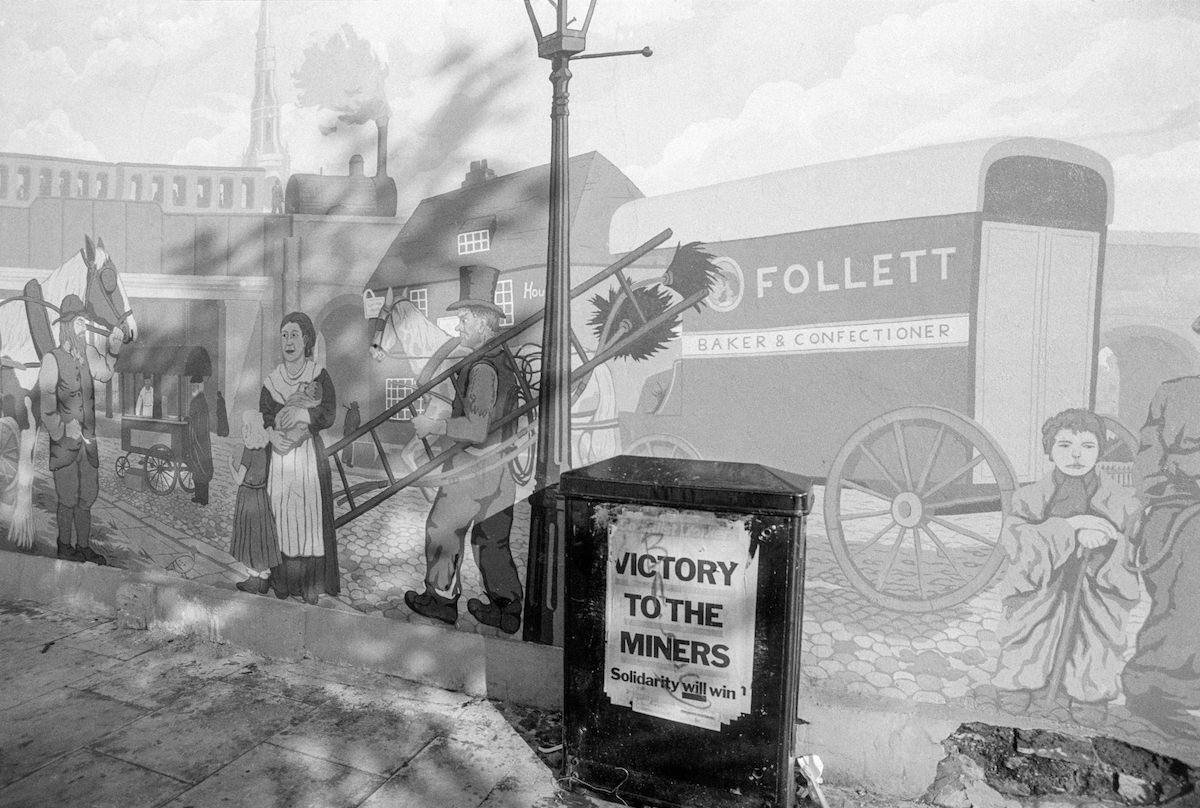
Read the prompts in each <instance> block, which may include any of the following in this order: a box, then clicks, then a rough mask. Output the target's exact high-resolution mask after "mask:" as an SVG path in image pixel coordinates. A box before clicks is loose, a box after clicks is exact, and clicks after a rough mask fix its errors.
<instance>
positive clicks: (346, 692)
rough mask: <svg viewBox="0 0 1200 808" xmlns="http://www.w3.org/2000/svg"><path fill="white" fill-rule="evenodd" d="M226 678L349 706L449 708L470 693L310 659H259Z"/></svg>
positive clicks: (282, 693) (307, 699)
mask: <svg viewBox="0 0 1200 808" xmlns="http://www.w3.org/2000/svg"><path fill="white" fill-rule="evenodd" d="M227 678H228V680H229V681H230V682H234V683H237V684H240V685H242V686H243V687H251V688H255V689H258V690H263V691H266V692H269V693H276V694H278V695H280V696H285V697H287V698H290V699H296V700H298V701H303V702H306V703H309V704H325V703H327V702H329V701H337V702H338V703H339V704H342V705H344V706H351V707H352V706H373V705H380V704H382V705H383V706H384V707H385V708H386V707H388V706H389V705H394V706H395V707H396V709H411V706H412V705H411V702H417V703H420V704H427V705H436V706H440V707H448V708H453V707H461V706H462V705H465V704H468V703H469V702H470V701H471V697H470V696H467V695H466V694H465V693H457V692H454V691H450V690H441V689H439V688H436V687H429V686H428V685H422V684H417V683H416V682H410V681H408V680H406V679H400V678H398V677H395V676H388V675H387V674H382V673H375V672H373V671H365V670H362V669H360V668H349V667H345V666H340V665H330V664H328V663H318V662H314V661H312V660H299V661H296V662H279V661H271V660H259V661H257V662H253V663H251V664H249V665H247V666H246V667H245V668H243V669H241V670H239V671H237V672H235V673H233V674H230V675H229V676H228V677H227Z"/></svg>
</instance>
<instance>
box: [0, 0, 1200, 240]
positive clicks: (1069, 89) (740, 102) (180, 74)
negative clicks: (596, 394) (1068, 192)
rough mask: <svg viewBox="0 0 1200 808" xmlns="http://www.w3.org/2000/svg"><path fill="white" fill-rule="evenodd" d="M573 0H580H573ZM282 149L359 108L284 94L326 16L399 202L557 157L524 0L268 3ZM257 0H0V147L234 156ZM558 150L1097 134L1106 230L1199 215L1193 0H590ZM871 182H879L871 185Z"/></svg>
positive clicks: (727, 161) (857, 147) (638, 164)
mask: <svg viewBox="0 0 1200 808" xmlns="http://www.w3.org/2000/svg"><path fill="white" fill-rule="evenodd" d="M577 2H578V0H577ZM582 6H583V4H582V3H581V8H582ZM572 8H574V6H572ZM270 11H271V21H272V29H273V30H272V40H273V44H274V45H275V47H276V58H277V70H276V82H277V87H278V89H279V100H280V103H281V106H282V110H283V117H284V137H285V141H286V143H287V146H288V149H289V152H290V153H291V158H292V170H293V171H299V172H304V171H310V172H317V171H322V170H323V171H325V172H327V173H330V172H332V173H340V174H344V173H345V172H346V164H347V161H348V159H349V156H350V154H352V153H354V152H362V153H363V154H364V156H365V157H366V158H367V170H368V173H370V172H371V171H372V170H373V168H372V167H373V164H374V145H373V144H374V128H373V127H372V126H370V125H367V126H344V125H343V126H341V127H338V129H337V130H336V131H335V132H333V133H332V134H323V132H324V131H326V130H328V128H329V124H330V116H329V114H328V112H325V111H322V110H319V109H313V108H298V107H297V103H296V102H297V93H296V90H295V87H294V86H293V81H292V76H291V74H292V72H293V71H294V70H296V69H297V68H298V67H299V65H300V61H301V59H302V56H303V52H304V49H305V48H306V46H308V45H310V44H312V43H314V42H323V41H325V40H326V39H328V37H330V36H332V35H334V34H336V33H337V32H338V30H339V29H340V27H341V26H342V25H343V24H349V25H350V26H352V27H353V29H354V31H355V32H356V33H357V34H358V36H360V37H362V38H365V39H367V40H369V41H370V42H371V43H372V44H373V46H374V47H375V49H376V52H377V54H378V55H379V57H380V58H381V59H382V60H383V62H384V63H385V64H386V65H387V69H388V75H387V78H386V88H387V92H388V101H389V103H390V106H391V109H392V118H391V122H390V150H389V171H390V173H391V174H392V176H393V177H395V178H396V180H397V182H398V184H399V185H400V188H401V204H400V210H401V212H402V213H403V212H405V211H407V210H411V208H412V206H413V205H415V204H416V202H417V201H419V200H420V199H421V198H422V197H424V196H427V195H429V194H433V193H439V192H442V191H445V190H449V189H451V188H455V187H457V186H458V184H459V182H460V181H461V178H462V174H463V172H464V171H465V169H466V168H467V166H468V164H469V163H470V161H471V160H477V159H480V158H486V159H487V160H488V162H489V165H490V166H491V167H492V168H494V169H495V170H496V171H497V172H498V173H507V172H509V171H514V170H518V169H521V168H526V167H528V166H531V165H537V164H541V163H545V162H546V161H547V160H548V155H549V139H550V134H549V128H550V127H549V109H550V103H549V101H550V84H549V81H548V72H549V71H548V63H547V62H544V61H542V60H539V59H537V58H536V51H535V48H534V45H533V38H532V33H531V31H530V27H529V21H528V18H527V17H526V14H525V10H524V6H523V3H522V2H521V0H446V2H429V0H390V1H389V2H382V1H381V2H375V0H340V1H339V2H326V0H273V2H271V3H270ZM258 14H259V3H258V2H257V0H191V1H190V2H180V1H179V0H176V1H175V2H151V1H150V0H3V2H2V3H0V150H4V151H15V152H25V153H33V154H52V155H60V156H68V157H81V158H88V159H97V160H107V161H114V162H115V161H134V162H163V163H177V164H198V165H237V164H239V163H240V161H241V155H242V152H243V151H244V149H245V147H246V143H247V139H248V135H249V107H250V102H251V98H252V96H253V92H254V49H255V29H256V27H257V23H258ZM643 45H650V46H651V47H652V48H653V49H654V52H655V54H654V56H653V57H652V58H650V59H645V58H642V57H640V56H639V57H628V56H626V57H620V58H611V59H597V60H590V61H584V62H578V63H576V64H575V66H574V68H573V73H574V78H573V80H572V82H571V88H570V89H571V118H570V126H571V130H570V131H571V151H572V153H581V152H585V151H590V150H593V149H594V150H598V151H599V152H601V153H602V154H604V155H605V156H606V157H607V158H608V159H610V160H611V161H612V162H613V163H615V164H616V165H617V166H618V167H620V168H621V169H622V170H624V171H625V173H626V174H628V175H629V177H630V178H631V179H633V181H634V182H635V183H637V185H638V186H639V187H640V188H641V189H642V190H643V192H645V193H646V194H647V195H654V194H658V193H665V192H669V191H675V190H681V189H685V188H691V187H696V186H700V185H707V184H710V183H713V182H719V181H723V180H729V179H736V178H740V177H747V176H752V175H754V174H759V173H764V172H769V171H772V170H775V169H781V168H791V167H795V166H799V165H805V164H809V163H817V162H824V161H828V160H834V159H842V158H848V157H855V156H859V155H866V154H873V153H878V152H883V151H890V150H895V149H902V148H908V147H912V146H919V145H923V144H929V143H940V142H946V141H954V140H965V139H973V138H979V137H992V136H999V135H1034V136H1043V137H1056V138H1062V139H1065V140H1070V141H1073V142H1077V143H1080V144H1082V145H1085V146H1088V147H1090V148H1093V149H1095V150H1097V151H1099V152H1100V153H1102V154H1103V155H1105V156H1106V157H1107V158H1108V159H1109V160H1111V161H1112V163H1113V166H1114V170H1115V173H1116V192H1115V206H1116V214H1115V221H1114V227H1116V228H1120V229H1139V230H1154V231H1185V232H1200V94H1198V93H1197V91H1196V89H1195V88H1196V87H1200V3H1194V2H1190V1H1188V0H1180V2H1154V1H1153V0H1142V1H1140V2H1086V1H1080V2H1071V1H1068V0H1062V2H1048V1H1046V0H1042V1H1041V2H1029V3H1023V2H991V1H990V0H958V1H957V2H935V1H933V0H897V1H896V2H864V1H862V0H858V1H856V0H838V1H837V2H825V0H811V2H809V1H805V0H763V2H752V0H598V2H597V5H596V11H595V15H594V17H593V20H592V27H591V31H590V35H589V38H588V50H589V51H590V52H601V51H608V50H618V49H630V48H640V47H642V46H643ZM881 190H886V189H881Z"/></svg>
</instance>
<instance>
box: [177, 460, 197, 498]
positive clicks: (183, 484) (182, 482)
mask: <svg viewBox="0 0 1200 808" xmlns="http://www.w3.org/2000/svg"><path fill="white" fill-rule="evenodd" d="M178 477H179V487H180V488H182V489H183V490H184V491H187V492H188V493H189V494H190V493H192V492H193V491H195V490H196V478H195V477H193V476H192V470H191V469H190V468H188V467H187V464H186V463H180V464H179V474H178Z"/></svg>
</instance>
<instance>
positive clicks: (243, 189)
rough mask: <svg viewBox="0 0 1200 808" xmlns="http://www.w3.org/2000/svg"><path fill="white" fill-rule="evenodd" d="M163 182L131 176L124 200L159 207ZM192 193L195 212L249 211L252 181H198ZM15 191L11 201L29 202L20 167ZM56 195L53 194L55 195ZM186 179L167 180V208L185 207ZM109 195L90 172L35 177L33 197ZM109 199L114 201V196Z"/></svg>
mask: <svg viewBox="0 0 1200 808" xmlns="http://www.w3.org/2000/svg"><path fill="white" fill-rule="evenodd" d="M166 180H167V178H166V177H165V176H163V175H161V174H160V175H155V176H152V177H151V178H150V182H149V184H148V185H147V184H146V182H145V178H144V177H143V176H142V175H141V174H135V175H133V176H132V177H130V179H129V187H128V189H127V194H126V196H125V198H126V199H130V200H133V201H142V200H143V199H146V200H151V201H154V202H158V203H159V204H163V202H164V199H165V195H166V192H167V188H166ZM192 184H193V186H194V189H195V200H194V202H193V204H194V205H195V206H196V207H198V208H210V207H218V208H226V209H232V208H234V207H237V208H240V209H243V210H251V209H253V208H254V179H253V178H249V177H247V178H243V179H242V180H241V182H237V181H236V180H234V179H232V178H229V177H226V178H223V179H220V180H217V181H216V182H215V183H214V181H213V180H212V179H211V178H208V177H199V178H197V179H194V180H193V181H192ZM9 185H10V182H9V172H8V166H5V165H0V199H7V198H8V196H9V193H10V188H9ZM15 185H16V187H15V188H14V189H12V191H13V198H14V199H16V200H18V201H20V200H25V199H29V198H30V196H31V195H34V194H32V189H33V169H31V168H29V167H28V166H22V167H20V168H18V169H17V170H16V177H15ZM56 191H57V192H56ZM187 192H188V178H187V177H185V176H176V177H173V178H171V187H170V194H171V204H173V205H175V206H177V207H182V206H185V205H187V204H188V200H187V195H188V193H187ZM109 194H110V188H109V175H108V174H106V173H103V174H97V175H95V177H93V176H92V175H91V174H90V172H87V171H79V172H75V173H72V172H71V171H60V172H58V175H57V177H56V176H55V173H54V170H53V169H50V168H43V169H41V170H39V171H38V173H37V194H35V195H36V196H59V197H77V198H80V199H87V198H91V199H108V198H109ZM214 197H215V198H214ZM113 198H117V197H116V196H114V197H113Z"/></svg>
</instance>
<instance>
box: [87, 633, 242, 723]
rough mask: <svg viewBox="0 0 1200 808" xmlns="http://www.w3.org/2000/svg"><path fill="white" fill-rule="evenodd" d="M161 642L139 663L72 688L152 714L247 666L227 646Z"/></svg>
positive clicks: (190, 641)
mask: <svg viewBox="0 0 1200 808" xmlns="http://www.w3.org/2000/svg"><path fill="white" fill-rule="evenodd" d="M130 633H136V632H130ZM120 636H124V635H123V634H122V635H120ZM160 642H161V643H162V644H161V645H160V646H159V647H157V648H155V649H154V650H152V651H147V652H145V653H143V654H141V655H140V656H138V657H135V658H134V659H135V660H136V664H131V665H127V666H121V667H119V668H116V667H114V669H112V670H109V671H104V672H101V673H96V674H94V675H92V676H88V677H87V678H85V679H81V680H79V681H77V682H72V683H71V687H72V688H74V689H77V690H84V691H87V692H89V693H94V694H96V695H99V696H104V697H106V698H110V699H116V700H118V701H123V702H125V703H126V704H132V705H135V706H138V707H144V708H145V709H146V710H147V711H152V710H156V709H158V708H159V707H163V706H165V705H167V704H170V703H171V702H173V701H174V700H175V699H177V698H179V697H180V696H182V695H184V694H185V693H191V692H195V691H196V690H198V689H199V688H201V687H203V686H204V684H205V683H206V682H209V681H219V680H221V679H223V678H224V677H227V676H230V675H232V674H235V673H236V672H237V671H238V670H240V669H241V668H242V667H243V666H244V665H245V664H246V657H245V656H239V655H238V654H237V653H236V652H235V651H234V650H233V649H231V648H229V647H228V646H214V645H212V644H211V643H203V642H200V641H198V640H196V639H195V638H181V639H180V640H177V641H162V640H160Z"/></svg>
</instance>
